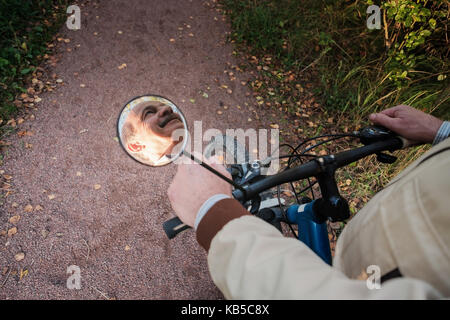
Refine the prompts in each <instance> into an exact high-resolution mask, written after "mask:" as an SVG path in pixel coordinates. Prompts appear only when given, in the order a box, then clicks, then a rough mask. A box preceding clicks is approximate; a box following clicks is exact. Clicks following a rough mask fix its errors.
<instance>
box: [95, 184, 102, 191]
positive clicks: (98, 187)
mask: <svg viewBox="0 0 450 320" xmlns="http://www.w3.org/2000/svg"><path fill="white" fill-rule="evenodd" d="M101 187H102V186H101V185H99V184H94V189H95V190H98V189H100V188H101Z"/></svg>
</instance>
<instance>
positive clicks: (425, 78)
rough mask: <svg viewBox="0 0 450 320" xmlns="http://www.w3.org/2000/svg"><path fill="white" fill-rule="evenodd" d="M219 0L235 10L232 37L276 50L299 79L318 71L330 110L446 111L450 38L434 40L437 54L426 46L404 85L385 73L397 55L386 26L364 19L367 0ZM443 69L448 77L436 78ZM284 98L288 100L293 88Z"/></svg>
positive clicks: (253, 47)
mask: <svg viewBox="0 0 450 320" xmlns="http://www.w3.org/2000/svg"><path fill="white" fill-rule="evenodd" d="M222 3H223V4H224V7H225V10H226V12H227V14H228V15H229V17H230V21H231V25H232V29H233V33H232V38H233V39H234V40H235V41H236V43H238V44H241V45H245V46H246V50H248V51H249V52H250V53H251V54H253V55H256V56H258V57H262V56H264V55H268V54H269V55H271V56H273V57H274V58H275V59H276V62H277V63H278V64H279V67H280V68H282V69H283V70H291V71H293V72H294V74H296V76H297V80H298V81H300V82H301V81H302V78H303V75H304V73H306V72H309V71H311V70H316V71H318V75H317V77H316V78H315V79H316V82H317V83H316V85H315V90H314V93H315V95H316V97H319V98H320V99H321V102H322V104H323V106H324V107H325V108H327V109H328V110H331V111H335V112H340V113H349V114H355V115H357V119H361V118H363V117H366V116H367V115H368V114H369V113H371V112H376V111H378V110H380V109H383V108H386V107H389V106H393V105H396V104H401V103H409V104H410V105H412V106H415V107H418V108H420V109H422V110H426V111H428V112H433V113H434V114H436V115H438V116H441V117H445V118H449V116H450V94H449V93H448V92H447V93H446V94H444V90H445V88H448V87H449V86H450V62H449V59H448V56H447V55H448V50H447V51H445V50H446V49H445V47H446V46H448V43H440V42H438V41H437V40H433V41H435V42H436V43H437V45H436V46H435V47H433V50H434V51H430V52H431V53H435V56H433V54H429V53H427V55H426V58H425V59H424V60H423V61H421V62H420V63H418V64H417V66H416V68H415V69H414V70H412V71H411V72H410V74H411V75H412V77H411V80H410V81H406V82H405V83H404V84H402V87H400V88H399V87H398V85H397V83H394V82H393V81H391V80H389V79H388V78H387V76H389V75H390V74H389V72H391V71H389V68H388V65H389V64H392V61H390V58H389V56H388V55H387V53H386V52H387V51H386V48H385V45H384V31H383V30H369V29H367V27H366V13H365V10H366V8H367V4H366V1H345V0H277V1H275V0H263V1H261V0H258V1H257V0H222ZM447 6H448V4H447ZM447 24H448V23H447ZM438 35H440V36H443V37H444V38H445V36H444V35H443V34H438ZM436 52H438V53H436ZM418 54H423V52H418ZM391 60H392V59H391ZM439 75H444V76H445V75H447V78H446V79H444V80H443V81H438V80H437V79H438V76H439ZM280 98H281V99H283V100H289V99H290V98H291V97H290V93H289V92H288V93H287V94H284V95H282V96H281V97H280Z"/></svg>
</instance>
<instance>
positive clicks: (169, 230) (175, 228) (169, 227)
mask: <svg viewBox="0 0 450 320" xmlns="http://www.w3.org/2000/svg"><path fill="white" fill-rule="evenodd" d="M189 228H190V227H189V226H188V225H187V224H184V223H183V222H182V221H181V220H180V218H178V217H175V218H172V219H170V220H167V221H166V222H164V223H163V229H164V231H165V233H166V235H167V237H168V238H169V239H173V238H175V236H176V235H177V234H179V233H180V232H181V231H183V230H186V229H189Z"/></svg>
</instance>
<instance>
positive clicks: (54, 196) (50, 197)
mask: <svg viewBox="0 0 450 320" xmlns="http://www.w3.org/2000/svg"><path fill="white" fill-rule="evenodd" d="M48 198H49V199H50V200H53V199H55V198H56V195H55V194H53V193H52V194H49V195H48Z"/></svg>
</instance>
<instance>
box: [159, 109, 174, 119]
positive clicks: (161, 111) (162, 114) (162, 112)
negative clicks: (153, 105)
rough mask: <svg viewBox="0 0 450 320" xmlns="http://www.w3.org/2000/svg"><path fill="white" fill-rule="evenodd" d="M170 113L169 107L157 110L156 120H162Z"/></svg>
mask: <svg viewBox="0 0 450 320" xmlns="http://www.w3.org/2000/svg"><path fill="white" fill-rule="evenodd" d="M171 113H173V111H172V108H171V107H169V106H164V107H162V108H160V109H159V110H158V113H157V115H158V118H163V117H166V116H168V115H169V114H171Z"/></svg>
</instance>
